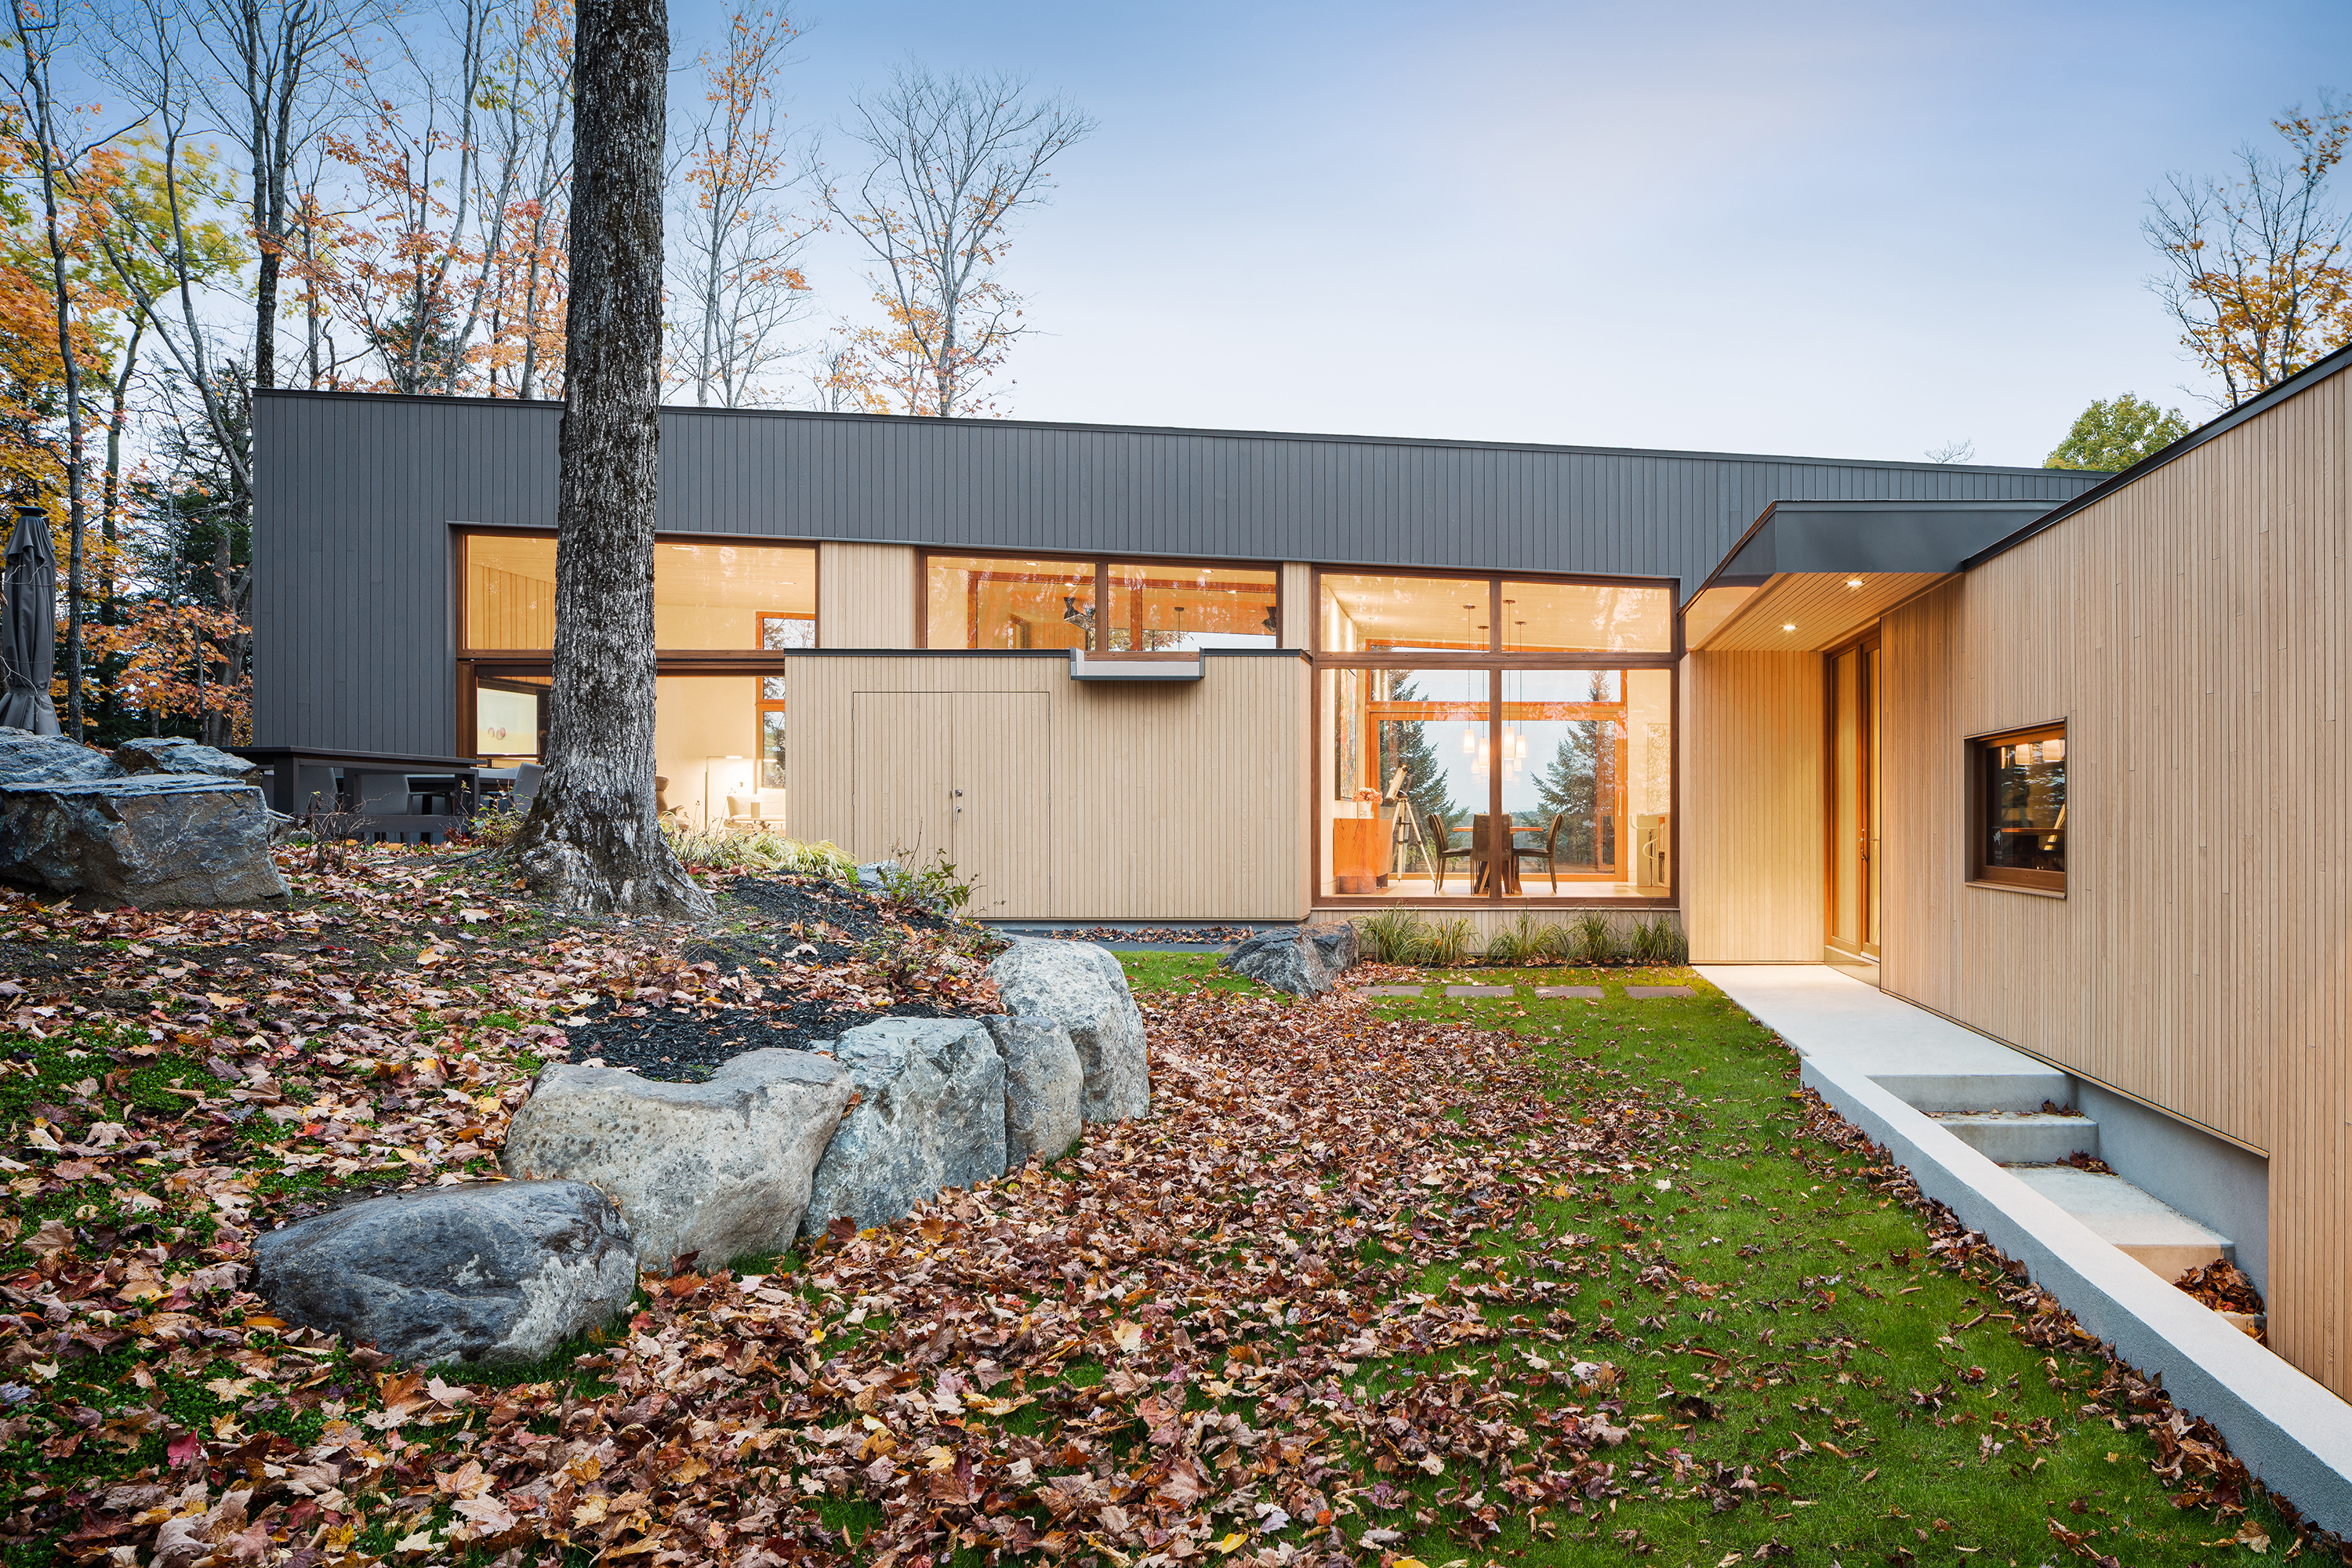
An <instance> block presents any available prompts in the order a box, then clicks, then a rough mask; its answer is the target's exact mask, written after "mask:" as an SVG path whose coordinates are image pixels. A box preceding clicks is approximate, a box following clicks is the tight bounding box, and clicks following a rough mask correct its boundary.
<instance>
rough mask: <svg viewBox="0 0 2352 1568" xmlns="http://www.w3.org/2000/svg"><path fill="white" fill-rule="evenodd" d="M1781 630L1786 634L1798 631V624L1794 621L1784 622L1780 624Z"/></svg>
mask: <svg viewBox="0 0 2352 1568" xmlns="http://www.w3.org/2000/svg"><path fill="white" fill-rule="evenodd" d="M1780 629H1781V630H1782V631H1784V632H1793V631H1795V630H1796V629H1797V623H1796V622H1794V621H1783V622H1781V623H1780Z"/></svg>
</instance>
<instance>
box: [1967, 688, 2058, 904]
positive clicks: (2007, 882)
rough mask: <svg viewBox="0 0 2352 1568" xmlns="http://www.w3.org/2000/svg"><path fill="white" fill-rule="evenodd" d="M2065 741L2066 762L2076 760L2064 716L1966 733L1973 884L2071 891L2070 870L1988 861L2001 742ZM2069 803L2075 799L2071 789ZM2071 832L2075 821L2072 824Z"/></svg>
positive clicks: (2046, 892)
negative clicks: (1994, 762)
mask: <svg viewBox="0 0 2352 1568" xmlns="http://www.w3.org/2000/svg"><path fill="white" fill-rule="evenodd" d="M2051 740H2056V741H2063V742H2066V756H2065V759H2064V760H2065V763H2070V764H2071V763H2073V762H2074V739H2073V737H2072V736H2070V735H2069V734H2068V733H2067V721H2065V720H2063V719H2054V720H2047V721H2043V722H2042V723H2038V724H2024V725H2018V726H2015V727H2012V728H2011V729H2006V730H1988V731H1984V732H1983V733H1981V734H1976V735H1970V736H1968V737H1967V738H1966V742H1965V746H1964V755H1965V757H1966V759H1967V761H1966V763H1965V766H1966V768H1967V770H1968V787H1967V790H1966V792H1965V799H1966V809H1967V812H1968V816H1967V832H1968V845H1969V851H1968V855H1969V858H1968V883H1969V886H1970V887H1972V888H1990V889H1997V890H1999V891H2001V892H2008V893H2031V894H2033V895H2035V896H2036V897H2039V898H2045V899H2063V898H2064V897H2065V896H2066V873H2065V872H2063V871H2036V870H2029V869H2027V868H2023V867H2018V866H1989V865H1987V864H1986V863H1985V841H1986V836H1987V834H1988V832H1989V831H1990V827H1991V823H1990V821H1989V820H1988V816H1987V814H1988V813H1989V812H1990V810H1991V809H1992V800H1991V790H1990V784H1991V780H1990V777H1989V776H1988V775H1989V774H1990V771H1991V755H1992V751H1993V748H1995V747H1997V746H2013V745H2017V744H2019V743H2020V742H2027V741H2051ZM2068 804H2069V805H2072V804H2073V798H2072V793H2071V792H2070V793H2069V796H2068ZM2067 831H2068V832H2070V833H2071V831H2072V828H2071V826H2070V827H2069V828H2068V829H2067Z"/></svg>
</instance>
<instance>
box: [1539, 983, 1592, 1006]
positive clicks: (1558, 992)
mask: <svg viewBox="0 0 2352 1568" xmlns="http://www.w3.org/2000/svg"><path fill="white" fill-rule="evenodd" d="M1536 994H1537V995H1538V996H1565V997H1567V998H1569V999H1570V1000H1571V1001H1578V1002H1598V1001H1600V1000H1601V998H1602V997H1603V996H1605V995H1607V994H1608V993H1607V992H1605V991H1603V990H1601V987H1600V986H1598V985H1538V986H1537V987H1536Z"/></svg>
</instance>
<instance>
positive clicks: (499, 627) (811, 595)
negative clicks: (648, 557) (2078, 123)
mask: <svg viewBox="0 0 2352 1568" xmlns="http://www.w3.org/2000/svg"><path fill="white" fill-rule="evenodd" d="M457 548H458V554H459V557H460V579H459V580H460V582H461V583H462V584H463V590H462V595H461V608H460V611H459V616H458V625H459V627H460V631H461V635H460V637H459V639H458V640H459V644H460V646H459V648H458V672H459V700H460V706H461V709H462V711H461V713H460V716H459V730H460V736H461V738H460V741H459V750H460V751H461V752H467V753H469V754H471V755H474V756H477V757H478V758H480V759H481V760H482V761H483V762H484V763H486V764H487V765H488V766H491V767H493V768H501V767H513V766H516V765H519V764H520V763H537V762H539V761H541V759H542V757H543V756H544V753H545V746H546V734H547V692H548V686H549V680H550V677H551V654H552V650H553V648H554V647H555V538H554V536H553V535H552V534H549V533H536V532H520V531H517V532H503V531H467V532H463V533H461V534H460V535H459V536H458V540H457ZM654 646H655V650H656V672H657V673H656V679H655V718H654V768H655V774H656V777H657V778H658V779H659V780H660V781H661V783H660V785H659V789H660V792H661V802H662V805H663V808H664V809H665V810H666V811H667V812H670V813H673V814H675V815H677V816H680V817H682V818H684V819H685V820H686V821H687V822H688V823H690V824H691V825H693V826H697V827H706V826H716V825H719V824H721V823H725V822H729V821H735V822H744V821H748V820H751V819H754V818H756V819H758V820H761V821H766V822H771V823H785V822H787V821H788V817H789V801H788V799H787V796H786V795H785V788H784V762H785V742H786V730H785V717H786V714H787V711H788V710H789V702H788V700H787V693H786V683H787V680H788V679H789V672H788V668H787V666H786V663H785V661H784V660H783V658H781V657H780V655H781V654H782V651H783V650H786V649H789V648H797V647H815V646H816V551H815V550H814V548H813V547H810V546H808V545H801V544H779V543H772V542H767V541H762V540H714V539H709V538H696V539H676V538H664V539H660V540H657V541H656V542H655V545H654Z"/></svg>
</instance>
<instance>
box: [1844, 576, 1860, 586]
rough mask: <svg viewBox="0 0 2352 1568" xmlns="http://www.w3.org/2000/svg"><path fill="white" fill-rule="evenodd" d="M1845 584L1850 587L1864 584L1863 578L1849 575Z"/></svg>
mask: <svg viewBox="0 0 2352 1568" xmlns="http://www.w3.org/2000/svg"><path fill="white" fill-rule="evenodd" d="M1845 585H1846V586H1847V587H1849V588H1859V587H1861V586H1862V579H1861V578H1859V577H1849V578H1847V579H1846V580H1845Z"/></svg>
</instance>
